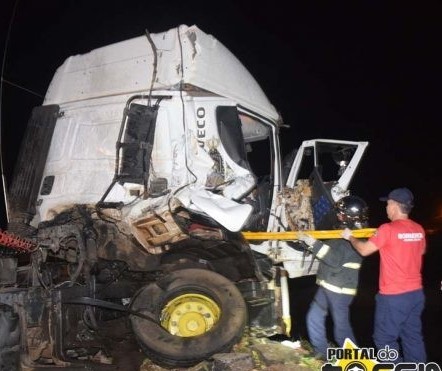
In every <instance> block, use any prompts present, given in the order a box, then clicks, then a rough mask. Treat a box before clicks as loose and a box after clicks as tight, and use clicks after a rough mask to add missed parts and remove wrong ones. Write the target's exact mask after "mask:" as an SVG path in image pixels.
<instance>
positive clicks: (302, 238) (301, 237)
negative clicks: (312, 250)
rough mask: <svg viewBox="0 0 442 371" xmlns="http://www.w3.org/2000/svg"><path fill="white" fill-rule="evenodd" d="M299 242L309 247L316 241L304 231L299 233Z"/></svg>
mask: <svg viewBox="0 0 442 371" xmlns="http://www.w3.org/2000/svg"><path fill="white" fill-rule="evenodd" d="M298 240H299V241H302V242H304V243H305V244H306V245H307V246H313V244H314V243H315V242H316V239H314V238H313V237H312V236H310V235H309V234H308V233H305V232H302V231H299V232H298Z"/></svg>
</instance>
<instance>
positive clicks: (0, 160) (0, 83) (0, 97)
mask: <svg viewBox="0 0 442 371" xmlns="http://www.w3.org/2000/svg"><path fill="white" fill-rule="evenodd" d="M18 1H19V0H15V3H14V8H13V9H12V14H11V19H10V20H9V26H8V32H7V33H6V40H5V49H4V51H3V61H2V75H1V78H0V171H1V174H2V187H3V198H4V200H5V212H6V220H7V221H8V222H9V207H8V197H7V193H6V189H7V187H6V178H5V172H4V164H3V148H2V142H3V141H2V133H3V126H2V103H3V81H4V79H3V75H4V72H5V66H6V55H7V52H8V45H9V38H10V37H11V29H12V24H13V22H14V18H15V13H16V11H17V6H18Z"/></svg>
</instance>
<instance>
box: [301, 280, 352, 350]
mask: <svg viewBox="0 0 442 371" xmlns="http://www.w3.org/2000/svg"><path fill="white" fill-rule="evenodd" d="M353 299H354V296H353V295H345V294H337V293H335V292H333V291H330V290H327V289H325V288H323V287H321V286H319V288H318V290H317V291H316V294H315V297H314V299H313V301H312V303H311V304H310V309H309V311H308V313H307V331H308V335H309V338H310V342H311V344H312V345H313V348H314V349H315V352H316V353H317V354H318V355H320V356H322V357H323V358H325V357H326V355H327V347H328V341H327V333H326V318H327V314H328V312H330V315H331V317H332V319H333V332H334V338H335V339H334V340H335V341H336V343H337V344H338V346H340V347H342V345H343V344H344V341H345V339H346V338H349V339H350V340H352V341H353V342H355V338H354V335H353V330H352V328H351V325H350V318H349V307H350V304H351V302H352V301H353Z"/></svg>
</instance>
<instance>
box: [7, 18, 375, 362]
mask: <svg viewBox="0 0 442 371" xmlns="http://www.w3.org/2000/svg"><path fill="white" fill-rule="evenodd" d="M281 127H282V119H281V117H280V116H279V114H278V112H277V111H276V109H275V108H274V107H273V105H272V104H271V103H270V102H269V100H268V99H267V97H266V95H265V94H264V92H263V91H262V90H261V88H260V87H259V85H258V83H257V82H256V81H255V79H254V78H253V77H252V76H251V75H250V73H249V72H248V71H247V70H246V68H245V67H244V66H243V65H242V64H241V63H240V62H239V61H238V59H237V58H236V57H235V56H233V55H232V54H231V53H230V51H229V50H228V49H226V48H225V47H224V46H223V45H222V44H221V43H220V42H219V41H218V40H216V39H215V38H214V37H212V36H210V35H207V34H205V33H204V32H203V31H201V30H200V29H198V27H196V26H192V27H187V26H184V25H182V26H179V27H177V28H174V29H171V30H169V31H166V32H163V33H157V34H150V33H148V32H146V34H145V35H144V36H140V37H137V38H134V39H131V40H127V41H122V42H119V43H116V44H112V45H109V46H105V47H102V48H99V49H95V50H92V51H91V52H89V53H86V54H83V55H76V56H72V57H69V58H68V59H67V60H66V61H65V62H64V63H63V65H62V66H60V67H59V69H58V70H57V72H56V74H55V75H54V78H53V80H52V82H51V84H50V86H49V89H48V92H47V94H46V96H45V100H44V102H43V105H42V106H41V107H36V108H35V109H34V110H33V112H32V115H31V119H30V120H29V123H28V128H27V131H26V133H25V136H24V139H23V145H22V147H21V151H20V155H19V158H18V160H17V164H16V169H15V173H14V177H13V181H12V183H11V187H10V188H9V189H8V205H9V209H8V216H9V223H8V236H9V237H8V238H5V239H4V245H5V248H4V249H5V250H2V252H6V251H8V252H11V254H10V255H8V257H4V258H3V259H2V266H3V267H5V270H4V271H5V272H7V274H3V272H2V283H3V286H4V288H3V289H2V290H1V292H0V303H2V304H3V305H5V306H7V310H6V311H5V313H6V314H7V315H5V316H4V317H5V318H11V321H12V320H14V321H17V318H18V321H19V322H20V330H21V336H20V344H19V348H20V362H21V364H22V365H26V367H28V368H33V367H34V368H38V367H40V366H42V365H51V366H54V367H55V366H57V367H60V368H62V367H71V366H72V365H74V366H75V365H79V364H82V363H85V362H86V363H88V364H89V365H91V367H94V365H97V363H100V359H101V358H100V357H97V356H96V355H97V354H98V353H99V354H106V355H109V357H107V358H106V357H105V358H106V359H105V360H103V359H101V360H102V361H103V362H104V361H106V362H108V361H109V359H110V358H112V357H111V354H112V349H111V347H109V345H108V344H107V343H104V342H103V341H102V333H103V332H106V331H108V330H109V328H112V327H113V324H114V323H115V321H122V322H124V323H125V324H127V325H128V326H129V327H130V329H131V331H132V333H133V337H134V338H135V339H136V340H137V342H138V344H139V346H140V348H141V349H142V350H143V351H144V352H145V354H146V355H147V356H148V357H149V358H151V359H152V360H153V361H154V362H156V363H158V364H160V365H166V366H172V367H186V366H190V365H194V364H196V363H198V362H199V361H201V360H204V359H208V358H210V357H211V356H212V355H213V354H215V353H218V352H225V351H228V350H229V349H231V348H232V346H233V345H234V344H235V343H236V342H238V341H239V339H240V338H241V336H242V335H243V333H244V331H245V330H246V329H247V331H248V332H249V333H250V334H253V335H255V336H271V335H275V334H287V335H289V334H290V313H289V309H288V308H289V305H288V303H289V293H288V289H287V277H291V278H296V277H300V276H304V275H309V274H314V273H315V269H316V266H315V264H316V263H315V261H314V259H313V257H312V256H311V255H308V254H306V253H305V251H304V250H303V249H302V248H301V247H300V245H299V244H298V243H297V242H296V238H294V239H292V240H291V241H283V240H279V239H278V238H271V237H268V238H266V239H264V240H255V239H253V238H249V239H248V240H247V239H246V238H245V237H244V233H245V232H250V233H255V232H256V233H259V232H264V233H272V232H281V231H286V230H299V229H312V230H314V229H319V228H323V229H327V228H331V227H332V223H333V220H332V217H331V214H332V209H333V203H334V201H336V200H337V199H339V198H340V197H342V196H343V195H346V194H347V193H348V192H349V184H350V181H351V179H352V177H353V175H354V172H355V170H356V169H357V166H358V163H359V161H360V159H361V157H362V154H363V152H364V150H365V147H366V146H367V143H365V142H350V141H339V140H328V139H317V140H311V141H304V142H302V143H301V146H300V147H299V149H298V151H297V152H296V154H295V156H294V161H293V164H292V165H291V166H289V169H290V170H289V171H287V174H285V175H284V173H283V171H282V163H283V161H282V158H281V153H280V145H279V137H278V136H279V131H280V130H281ZM4 255H6V254H4ZM3 276H4V277H5V278H4V279H3ZM36 308H39V309H36ZM14 323H15V322H14ZM10 327H11V328H12V327H13V326H12V325H11V326H10ZM5 331H6V330H5ZM106 333H108V332H106ZM85 334H87V336H80V335H85ZM85 338H87V341H85ZM16 345H17V344H16ZM0 360H1V357H0Z"/></svg>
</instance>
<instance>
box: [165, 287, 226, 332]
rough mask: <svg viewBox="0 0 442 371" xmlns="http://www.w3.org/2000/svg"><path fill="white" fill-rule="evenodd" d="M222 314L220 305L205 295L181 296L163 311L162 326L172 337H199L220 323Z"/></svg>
mask: <svg viewBox="0 0 442 371" xmlns="http://www.w3.org/2000/svg"><path fill="white" fill-rule="evenodd" d="M220 314H221V309H220V307H219V306H218V304H216V303H215V302H214V301H213V300H212V299H210V298H209V297H207V296H205V295H200V294H185V295H180V296H177V297H176V298H174V299H173V300H171V301H169V302H168V303H167V304H166V306H165V307H164V308H163V310H162V311H161V326H163V327H164V328H165V329H166V330H167V331H168V332H170V333H171V334H172V335H176V336H182V337H191V336H198V335H202V334H204V333H205V332H207V331H209V330H210V329H211V328H212V327H213V326H214V325H215V324H216V323H217V322H218V319H219V317H220Z"/></svg>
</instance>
